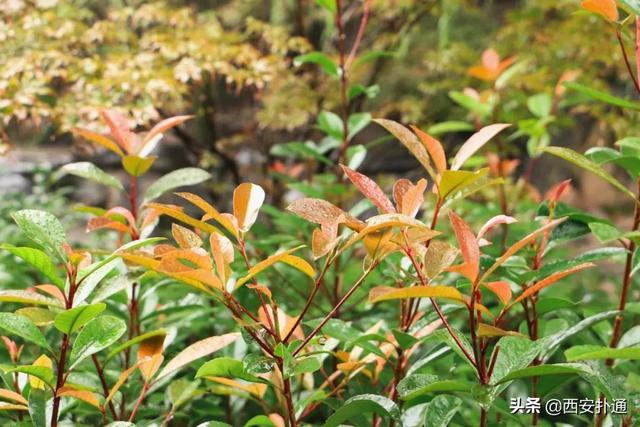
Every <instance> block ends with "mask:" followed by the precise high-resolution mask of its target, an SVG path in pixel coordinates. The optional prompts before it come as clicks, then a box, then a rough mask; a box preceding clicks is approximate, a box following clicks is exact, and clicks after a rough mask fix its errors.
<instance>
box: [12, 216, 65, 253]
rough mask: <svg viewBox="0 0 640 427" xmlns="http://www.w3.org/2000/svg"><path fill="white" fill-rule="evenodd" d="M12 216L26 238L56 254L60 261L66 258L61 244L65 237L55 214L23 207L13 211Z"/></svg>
mask: <svg viewBox="0 0 640 427" xmlns="http://www.w3.org/2000/svg"><path fill="white" fill-rule="evenodd" d="M12 216H13V220H14V221H15V222H16V224H18V227H20V229H21V230H22V232H23V233H24V234H26V235H27V237H28V238H30V239H31V240H33V241H34V242H35V243H37V244H38V245H40V246H42V247H43V248H44V249H45V251H47V252H49V253H51V254H56V255H57V256H58V258H59V259H60V260H61V261H65V260H66V255H65V253H64V250H63V244H64V243H65V242H66V240H67V237H66V235H65V232H64V228H63V227H62V224H60V221H58V219H57V218H56V217H55V216H53V215H51V214H50V213H49V212H44V211H38V210H33V209H24V210H21V211H18V212H15V213H14V214H13V215H12Z"/></svg>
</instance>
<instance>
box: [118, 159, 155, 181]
mask: <svg viewBox="0 0 640 427" xmlns="http://www.w3.org/2000/svg"><path fill="white" fill-rule="evenodd" d="M156 159H157V157H155V156H149V157H138V156H124V157H123V158H122V166H123V167H124V170H126V171H127V173H128V174H129V175H131V176H141V175H144V174H145V173H147V171H148V170H149V168H150V167H151V165H152V164H153V162H155V161H156Z"/></svg>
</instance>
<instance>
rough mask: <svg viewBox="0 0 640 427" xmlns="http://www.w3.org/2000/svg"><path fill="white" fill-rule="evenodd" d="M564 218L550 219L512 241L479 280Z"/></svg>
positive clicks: (483, 279) (481, 280)
mask: <svg viewBox="0 0 640 427" xmlns="http://www.w3.org/2000/svg"><path fill="white" fill-rule="evenodd" d="M566 219H567V217H564V218H558V219H556V220H554V221H551V222H549V223H547V224H545V225H544V226H542V227H540V228H538V229H537V230H535V231H533V232H532V233H531V234H529V235H527V236H525V237H524V238H523V239H521V240H519V241H517V242H516V243H514V244H513V245H512V246H511V247H510V248H509V249H507V250H506V251H505V253H503V254H502V255H501V256H500V258H498V259H497V260H496V262H494V263H493V265H492V266H491V267H489V269H488V270H487V271H485V273H484V274H483V275H482V278H481V279H480V282H484V281H485V279H486V278H487V277H489V275H490V274H491V273H493V272H494V271H495V270H496V269H497V268H498V267H500V266H501V265H502V264H504V263H505V261H506V260H508V259H509V258H511V257H512V256H513V255H515V253H516V252H518V251H519V250H520V249H522V248H524V247H525V246H527V245H528V244H529V243H531V242H532V241H534V240H535V239H536V238H538V236H540V235H541V234H543V233H545V232H547V231H548V230H550V229H552V228H553V227H555V226H556V225H558V224H560V223H561V222H563V221H565V220H566Z"/></svg>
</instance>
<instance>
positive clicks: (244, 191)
mask: <svg viewBox="0 0 640 427" xmlns="http://www.w3.org/2000/svg"><path fill="white" fill-rule="evenodd" d="M264 196H265V194H264V190H263V189H262V187H260V186H259V185H256V184H252V183H250V182H245V183H242V184H240V185H239V186H237V187H236V189H235V190H233V216H235V217H236V219H237V220H238V227H239V228H240V230H242V231H249V229H250V228H251V226H252V225H253V223H254V222H256V219H257V218H258V211H259V210H260V208H261V207H262V204H263V203H264Z"/></svg>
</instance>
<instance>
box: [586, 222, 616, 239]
mask: <svg viewBox="0 0 640 427" xmlns="http://www.w3.org/2000/svg"><path fill="white" fill-rule="evenodd" d="M589 229H591V232H592V233H593V235H594V236H596V239H598V240H600V242H601V243H607V242H611V241H612V240H618V239H620V238H622V237H623V236H624V232H622V231H620V230H618V229H617V228H616V227H614V226H613V225H609V224H607V223H605V222H591V223H589Z"/></svg>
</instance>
